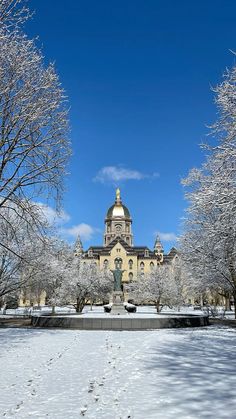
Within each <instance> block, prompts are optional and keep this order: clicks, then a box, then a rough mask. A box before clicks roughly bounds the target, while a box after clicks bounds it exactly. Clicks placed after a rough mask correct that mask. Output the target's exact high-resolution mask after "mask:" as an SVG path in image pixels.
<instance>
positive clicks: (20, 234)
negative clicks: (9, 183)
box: [0, 205, 47, 297]
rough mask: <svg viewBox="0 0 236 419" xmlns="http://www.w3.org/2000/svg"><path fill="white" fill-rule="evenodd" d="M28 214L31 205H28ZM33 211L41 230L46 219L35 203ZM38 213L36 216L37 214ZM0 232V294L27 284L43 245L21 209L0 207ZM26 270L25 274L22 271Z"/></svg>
mask: <svg viewBox="0 0 236 419" xmlns="http://www.w3.org/2000/svg"><path fill="white" fill-rule="evenodd" d="M30 211H31V215H32V207H31V206H30ZM34 211H35V212H36V213H37V214H36V216H37V218H38V219H39V217H40V220H41V221H40V223H41V226H42V228H43V229H44V231H46V230H47V222H46V220H45V218H44V217H43V214H42V212H40V211H41V210H40V209H39V208H38V207H37V206H36V205H35V206H34ZM39 212H40V215H39ZM1 214H2V217H0V231H1V241H2V246H0V297H3V296H6V295H8V294H12V293H15V292H17V293H18V291H19V289H21V288H22V287H27V285H28V283H29V281H30V280H31V279H32V276H33V275H34V272H35V271H36V270H37V269H38V261H39V259H40V258H41V255H42V252H43V251H44V248H45V240H44V239H43V237H42V236H41V235H39V234H38V228H37V229H35V228H34V224H31V215H30V216H29V217H28V218H27V219H26V216H25V214H24V216H22V212H21V208H18V207H17V208H16V207H15V206H12V207H11V208H10V207H8V208H2V209H1ZM26 272H27V274H26Z"/></svg>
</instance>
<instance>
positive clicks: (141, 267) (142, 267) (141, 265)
mask: <svg viewBox="0 0 236 419" xmlns="http://www.w3.org/2000/svg"><path fill="white" fill-rule="evenodd" d="M144 266H145V265H144V262H141V263H140V269H141V271H143V270H144Z"/></svg>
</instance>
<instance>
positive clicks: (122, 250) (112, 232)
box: [75, 189, 177, 283]
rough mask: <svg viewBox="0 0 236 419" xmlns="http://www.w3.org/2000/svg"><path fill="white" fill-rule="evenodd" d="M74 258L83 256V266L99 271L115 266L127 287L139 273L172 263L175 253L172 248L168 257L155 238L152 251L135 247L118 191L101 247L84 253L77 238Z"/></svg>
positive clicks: (127, 212)
mask: <svg viewBox="0 0 236 419" xmlns="http://www.w3.org/2000/svg"><path fill="white" fill-rule="evenodd" d="M75 254H76V255H77V256H82V257H83V259H84V262H85V263H86V261H94V262H96V264H97V265H98V266H99V267H100V269H103V268H109V269H112V270H113V269H115V267H116V266H117V264H118V266H119V267H120V268H121V269H122V270H124V273H123V278H122V280H123V282H124V283H127V282H129V281H132V280H135V279H136V278H137V275H138V273H139V272H140V273H148V272H150V271H151V270H152V269H153V268H154V267H155V266H157V265H160V264H162V263H171V262H172V261H173V260H174V258H175V257H176V254H177V251H176V249H175V248H172V249H171V251H170V252H169V254H165V253H164V250H163V246H162V244H161V241H160V239H159V237H157V238H156V240H155V243H154V247H153V249H149V248H148V247H147V246H134V239H133V234H132V218H131V216H130V212H129V210H128V208H127V207H126V206H125V205H124V204H123V202H122V200H121V196H120V190H119V189H117V190H116V199H115V202H114V204H113V205H112V206H111V207H110V208H109V209H108V211H107V214H106V217H105V231H104V239H103V245H102V246H91V247H89V248H88V249H87V250H86V251H84V250H83V247H82V243H81V240H80V238H78V240H77V242H76V245H75Z"/></svg>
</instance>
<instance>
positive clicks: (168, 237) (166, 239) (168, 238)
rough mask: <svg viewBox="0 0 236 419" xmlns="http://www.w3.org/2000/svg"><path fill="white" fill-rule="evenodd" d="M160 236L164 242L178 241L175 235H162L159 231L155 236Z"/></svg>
mask: <svg viewBox="0 0 236 419" xmlns="http://www.w3.org/2000/svg"><path fill="white" fill-rule="evenodd" d="M156 234H158V236H159V237H160V239H161V240H162V241H163V242H169V241H176V240H177V236H176V234H175V233H161V232H160V231H158V232H157V233H155V235H156Z"/></svg>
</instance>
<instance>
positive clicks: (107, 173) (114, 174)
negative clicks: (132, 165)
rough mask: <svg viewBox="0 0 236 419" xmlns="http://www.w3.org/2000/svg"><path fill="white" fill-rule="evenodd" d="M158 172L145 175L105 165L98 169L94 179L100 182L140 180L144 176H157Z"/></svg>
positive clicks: (136, 171)
mask: <svg viewBox="0 0 236 419" xmlns="http://www.w3.org/2000/svg"><path fill="white" fill-rule="evenodd" d="M158 176H159V174H158V173H156V172H155V173H153V174H152V175H147V174H145V173H141V172H139V171H138V170H132V169H126V168H124V167H120V166H105V167H103V168H102V169H100V170H99V172H98V173H97V175H96V176H95V178H94V181H96V182H100V183H110V182H112V183H117V182H121V181H125V180H141V179H145V178H151V177H158Z"/></svg>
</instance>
